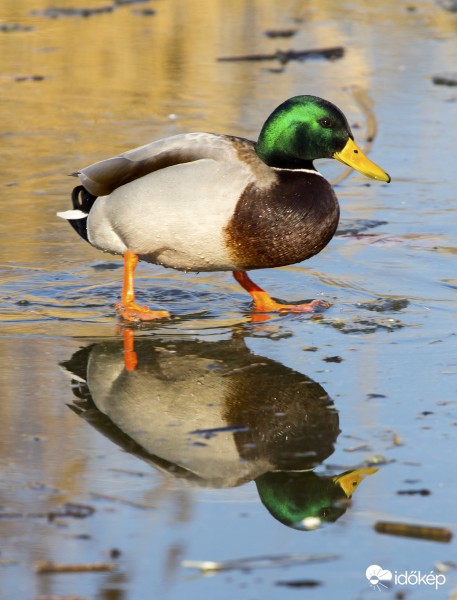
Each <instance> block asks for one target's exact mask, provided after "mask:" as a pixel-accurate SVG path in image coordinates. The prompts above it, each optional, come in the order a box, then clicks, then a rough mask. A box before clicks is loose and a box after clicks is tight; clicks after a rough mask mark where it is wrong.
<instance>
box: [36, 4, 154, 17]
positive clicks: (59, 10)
mask: <svg viewBox="0 0 457 600" xmlns="http://www.w3.org/2000/svg"><path fill="white" fill-rule="evenodd" d="M145 2H149V0H114V2H113V3H112V4H105V5H104V6H94V7H89V6H86V7H76V6H69V7H58V6H50V7H49V8H45V9H44V10H33V11H32V12H31V14H32V15H39V16H42V17H48V18H49V19H58V18H60V17H83V18H88V17H92V16H94V15H99V14H106V13H111V12H113V11H114V10H115V9H116V8H117V7H118V6H126V5H130V4H144V3H145ZM154 12H155V11H152V12H150V13H148V14H154Z"/></svg>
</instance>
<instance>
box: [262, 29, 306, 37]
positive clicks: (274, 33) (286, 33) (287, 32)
mask: <svg viewBox="0 0 457 600" xmlns="http://www.w3.org/2000/svg"><path fill="white" fill-rule="evenodd" d="M297 31H298V30H297V29H269V30H268V31H265V35H266V36H267V37H269V38H273V39H274V38H290V37H292V36H294V35H295V34H296V33H297Z"/></svg>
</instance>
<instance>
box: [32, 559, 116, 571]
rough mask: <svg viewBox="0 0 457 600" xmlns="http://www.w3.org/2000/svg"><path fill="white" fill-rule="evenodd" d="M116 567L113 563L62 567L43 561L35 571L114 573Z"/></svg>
mask: <svg viewBox="0 0 457 600" xmlns="http://www.w3.org/2000/svg"><path fill="white" fill-rule="evenodd" d="M116 567H117V565H116V564H115V563H84V564H80V563H73V564H67V565H62V564H57V563H55V562H52V561H44V562H41V563H38V564H37V565H36V567H35V571H36V572H37V573H94V572H102V571H114V570H115V569H116Z"/></svg>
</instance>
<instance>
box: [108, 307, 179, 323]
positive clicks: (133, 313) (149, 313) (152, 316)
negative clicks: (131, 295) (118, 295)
mask: <svg viewBox="0 0 457 600" xmlns="http://www.w3.org/2000/svg"><path fill="white" fill-rule="evenodd" d="M115 306H116V310H117V312H118V313H119V316H120V317H122V318H123V319H124V320H125V321H129V322H131V323H132V322H134V323H138V322H140V321H155V320H156V319H169V318H170V317H171V315H170V313H169V312H168V310H151V309H150V308H149V307H147V306H139V305H138V304H136V302H126V303H125V304H124V303H122V302H117V303H116V304H115Z"/></svg>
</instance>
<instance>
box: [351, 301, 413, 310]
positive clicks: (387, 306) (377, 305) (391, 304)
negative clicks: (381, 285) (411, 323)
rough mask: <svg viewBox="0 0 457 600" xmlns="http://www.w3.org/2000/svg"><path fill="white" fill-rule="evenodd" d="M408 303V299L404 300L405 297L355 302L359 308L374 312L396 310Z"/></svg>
mask: <svg viewBox="0 0 457 600" xmlns="http://www.w3.org/2000/svg"><path fill="white" fill-rule="evenodd" d="M408 305H409V300H406V298H377V299H376V300H374V301H373V302H360V303H358V304H357V306H359V307H360V308H364V309H365V310H371V311H374V312H397V311H399V310H402V309H403V308H406V307H407V306H408Z"/></svg>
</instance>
